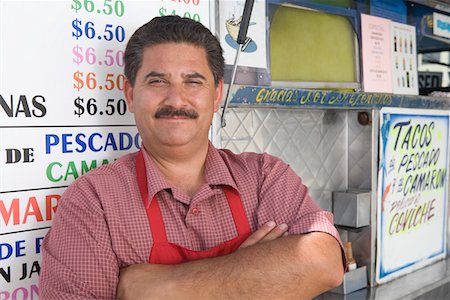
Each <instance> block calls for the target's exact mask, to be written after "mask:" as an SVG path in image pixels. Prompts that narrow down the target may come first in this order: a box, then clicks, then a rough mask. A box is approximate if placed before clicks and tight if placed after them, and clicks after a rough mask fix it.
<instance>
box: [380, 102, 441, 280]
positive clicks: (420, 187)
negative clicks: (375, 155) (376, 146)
mask: <svg viewBox="0 0 450 300" xmlns="http://www.w3.org/2000/svg"><path fill="white" fill-rule="evenodd" d="M380 118H381V119H380V150H379V153H380V163H379V164H380V165H379V171H378V193H377V250H376V251H377V252H376V254H377V259H376V281H377V283H384V282H387V281H389V280H392V279H394V278H396V277H398V276H401V275H404V274H407V273H410V272H411V271H413V270H416V269H419V268H421V267H423V266H425V265H428V264H430V263H432V262H434V261H436V260H438V259H441V258H443V257H445V255H446V222H447V221H446V219H447V197H448V196H447V194H448V163H449V162H448V151H449V150H448V146H449V145H448V139H449V112H443V111H433V110H425V111H424V110H417V109H399V108H383V109H382V110H381V113H380Z"/></svg>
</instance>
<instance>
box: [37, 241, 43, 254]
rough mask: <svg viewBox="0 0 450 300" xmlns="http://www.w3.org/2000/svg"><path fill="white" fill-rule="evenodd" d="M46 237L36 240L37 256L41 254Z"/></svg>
mask: <svg viewBox="0 0 450 300" xmlns="http://www.w3.org/2000/svg"><path fill="white" fill-rule="evenodd" d="M43 239H44V237H38V238H36V254H39V253H41V243H42V240H43Z"/></svg>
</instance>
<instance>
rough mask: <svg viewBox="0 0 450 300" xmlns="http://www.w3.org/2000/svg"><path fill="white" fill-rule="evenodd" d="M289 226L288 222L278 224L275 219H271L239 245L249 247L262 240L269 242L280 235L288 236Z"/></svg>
mask: <svg viewBox="0 0 450 300" xmlns="http://www.w3.org/2000/svg"><path fill="white" fill-rule="evenodd" d="M287 230H288V226H287V225H286V224H280V225H276V224H275V222H274V221H269V222H267V223H266V224H264V225H263V226H261V228H259V229H258V230H256V231H255V232H253V233H252V234H251V235H250V236H249V237H248V238H247V239H246V240H245V241H244V242H243V243H242V245H241V246H240V247H239V249H243V248H247V247H249V246H252V245H255V244H257V243H261V242H268V241H272V240H275V239H277V238H279V237H282V236H286V235H287V234H288V232H287Z"/></svg>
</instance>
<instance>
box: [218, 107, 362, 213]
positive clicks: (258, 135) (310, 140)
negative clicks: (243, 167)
mask: <svg viewBox="0 0 450 300" xmlns="http://www.w3.org/2000/svg"><path fill="white" fill-rule="evenodd" d="M353 117H355V118H356V115H352V118H353ZM226 118H227V126H226V127H225V128H223V129H222V130H220V129H219V128H217V129H216V131H217V135H218V136H220V138H219V141H220V142H219V146H220V147H223V148H228V149H230V150H232V151H234V152H236V153H239V152H243V151H254V152H259V153H261V152H267V153H270V154H272V155H275V156H278V157H280V158H282V159H283V160H285V161H286V162H288V163H289V164H290V165H291V167H292V168H293V169H294V170H295V171H296V172H297V174H298V175H299V176H300V177H301V178H302V179H303V181H304V183H305V184H306V185H307V186H308V187H309V188H310V193H311V195H312V196H313V197H314V199H316V201H317V202H318V203H319V205H320V206H321V207H322V208H324V209H326V210H331V193H332V192H333V191H337V190H345V189H346V188H347V187H348V186H349V182H348V176H347V174H348V172H353V174H355V176H357V175H356V174H359V175H361V174H362V173H363V172H366V174H364V175H362V176H361V177H362V178H364V179H363V180H362V181H361V180H360V179H358V182H356V183H355V184H352V187H358V188H359V187H364V186H365V185H366V184H367V182H369V183H370V129H369V130H367V129H366V128H362V129H359V128H358V129H357V130H350V131H349V130H348V124H352V126H353V124H354V123H349V122H348V120H347V118H348V112H347V111H344V110H310V109H308V110H305V109H301V108H299V109H297V108H295V109H280V108H276V109H274V108H242V107H240V108H232V109H229V110H228V111H227V115H226ZM349 132H351V138H352V139H357V140H356V141H350V140H349V141H348V138H349V135H348V133H349ZM364 135H368V138H369V143H367V144H365V145H359V143H365V142H366V139H367V137H365V136H364ZM348 145H352V147H353V148H352V151H353V152H352V163H353V162H354V164H355V168H357V169H356V171H352V170H353V168H354V167H353V166H350V167H348V153H347V149H348ZM366 149H369V151H367V150H366ZM357 151H364V153H362V154H359V155H358V154H357V153H356V152H357ZM367 152H368V153H369V155H367ZM365 159H368V161H367V162H365V161H364V160H365ZM366 165H368V166H369V169H366V168H365V166H366ZM369 187H370V186H369Z"/></svg>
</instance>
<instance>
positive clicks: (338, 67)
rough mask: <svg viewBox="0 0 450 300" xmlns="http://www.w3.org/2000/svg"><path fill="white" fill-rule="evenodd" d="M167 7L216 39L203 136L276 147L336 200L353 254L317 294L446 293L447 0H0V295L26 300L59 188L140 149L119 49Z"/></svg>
mask: <svg viewBox="0 0 450 300" xmlns="http://www.w3.org/2000/svg"><path fill="white" fill-rule="evenodd" d="M249 2H252V5H251V9H250V10H249V11H248V15H247V17H246V16H245V14H244V11H245V8H246V6H247V7H248V5H249ZM144 12H146V13H144ZM164 15H180V16H184V17H188V18H192V19H194V20H196V21H198V22H202V23H203V24H204V25H205V26H207V27H208V28H210V29H211V31H212V32H213V33H215V34H216V36H217V37H218V38H219V40H220V43H221V45H222V47H223V49H224V57H225V63H226V72H225V83H226V86H225V89H226V90H227V93H226V95H225V93H224V99H223V102H222V103H223V105H222V109H221V111H220V112H219V113H217V114H216V116H215V117H214V120H213V124H212V125H211V130H210V140H211V141H212V142H213V144H214V145H215V146H217V147H221V148H228V149H230V150H232V151H233V152H236V153H239V152H243V151H253V152H267V153H270V154H272V155H275V156H278V157H280V158H282V159H283V160H285V161H286V162H288V163H289V164H290V166H291V167H292V168H293V169H294V171H295V172H296V173H297V174H298V175H299V176H300V177H301V178H302V180H303V182H304V183H305V185H307V186H308V187H309V192H310V194H311V195H312V197H313V198H314V199H315V200H316V201H317V203H318V204H319V205H320V206H321V207H322V208H323V209H325V210H328V211H331V212H333V214H334V222H335V226H336V227H337V228H338V231H339V233H340V235H341V239H342V241H343V243H344V245H345V250H346V254H347V259H348V260H349V261H352V262H353V261H354V263H353V264H352V265H351V266H350V268H349V271H348V272H346V273H345V277H344V281H343V283H342V285H341V286H339V287H337V288H335V289H333V290H331V291H329V292H327V293H325V294H323V295H321V296H319V297H318V299H415V298H420V299H443V298H448V295H449V290H450V275H449V274H450V272H449V267H448V254H447V253H448V250H449V249H450V243H449V241H448V237H449V234H450V227H449V223H448V219H449V215H450V213H449V209H448V199H447V198H448V182H449V179H448V177H449V175H448V166H449V161H448V159H449V126H450V125H449V123H450V114H449V111H450V100H449V99H450V98H449V97H450V77H449V76H450V54H449V53H450V51H449V50H450V4H449V3H448V1H444V0H441V1H438V0H433V1H431V0H414V1H412V0H411V1H409V0H408V1H407V0H342V1H339V0H317V1H312V0H311V1H307V0H285V1H282V0H255V1H245V0H233V1H207V0H161V1H150V0H149V1H145V0H143V1H128V0H105V1H94V0H72V1H20V0H19V1H9V0H0V108H1V109H0V116H1V118H0V166H1V169H0V299H38V298H39V288H38V279H39V271H40V261H41V255H40V253H41V248H40V247H41V244H42V240H43V238H44V236H45V234H46V233H47V231H48V230H49V229H50V227H51V225H52V221H53V218H54V215H55V212H56V210H57V206H58V201H59V199H60V198H61V195H62V193H63V192H64V190H65V189H66V188H67V186H68V185H69V184H70V183H71V182H73V181H74V180H75V179H77V178H78V177H80V176H82V175H83V174H85V173H87V172H89V171H90V170H92V169H94V168H96V167H98V166H100V165H104V164H108V163H110V162H112V161H114V160H116V159H117V158H118V157H120V156H122V155H123V154H125V153H129V152H135V151H137V150H138V149H139V148H140V137H139V134H138V132H137V129H136V127H135V125H134V120H133V117H132V115H131V114H130V113H129V112H128V111H127V106H126V101H125V100H124V97H123V88H124V80H125V77H124V75H123V66H124V61H123V54H124V48H125V45H126V42H127V40H128V39H129V37H130V35H131V34H132V33H133V32H134V30H135V29H137V28H138V27H139V26H140V25H142V24H143V23H145V22H146V21H148V20H149V19H151V18H152V17H155V16H164ZM244 27H245V30H246V34H245V35H244V36H243V37H241V40H240V39H239V35H240V30H243V29H242V28H244Z"/></svg>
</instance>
